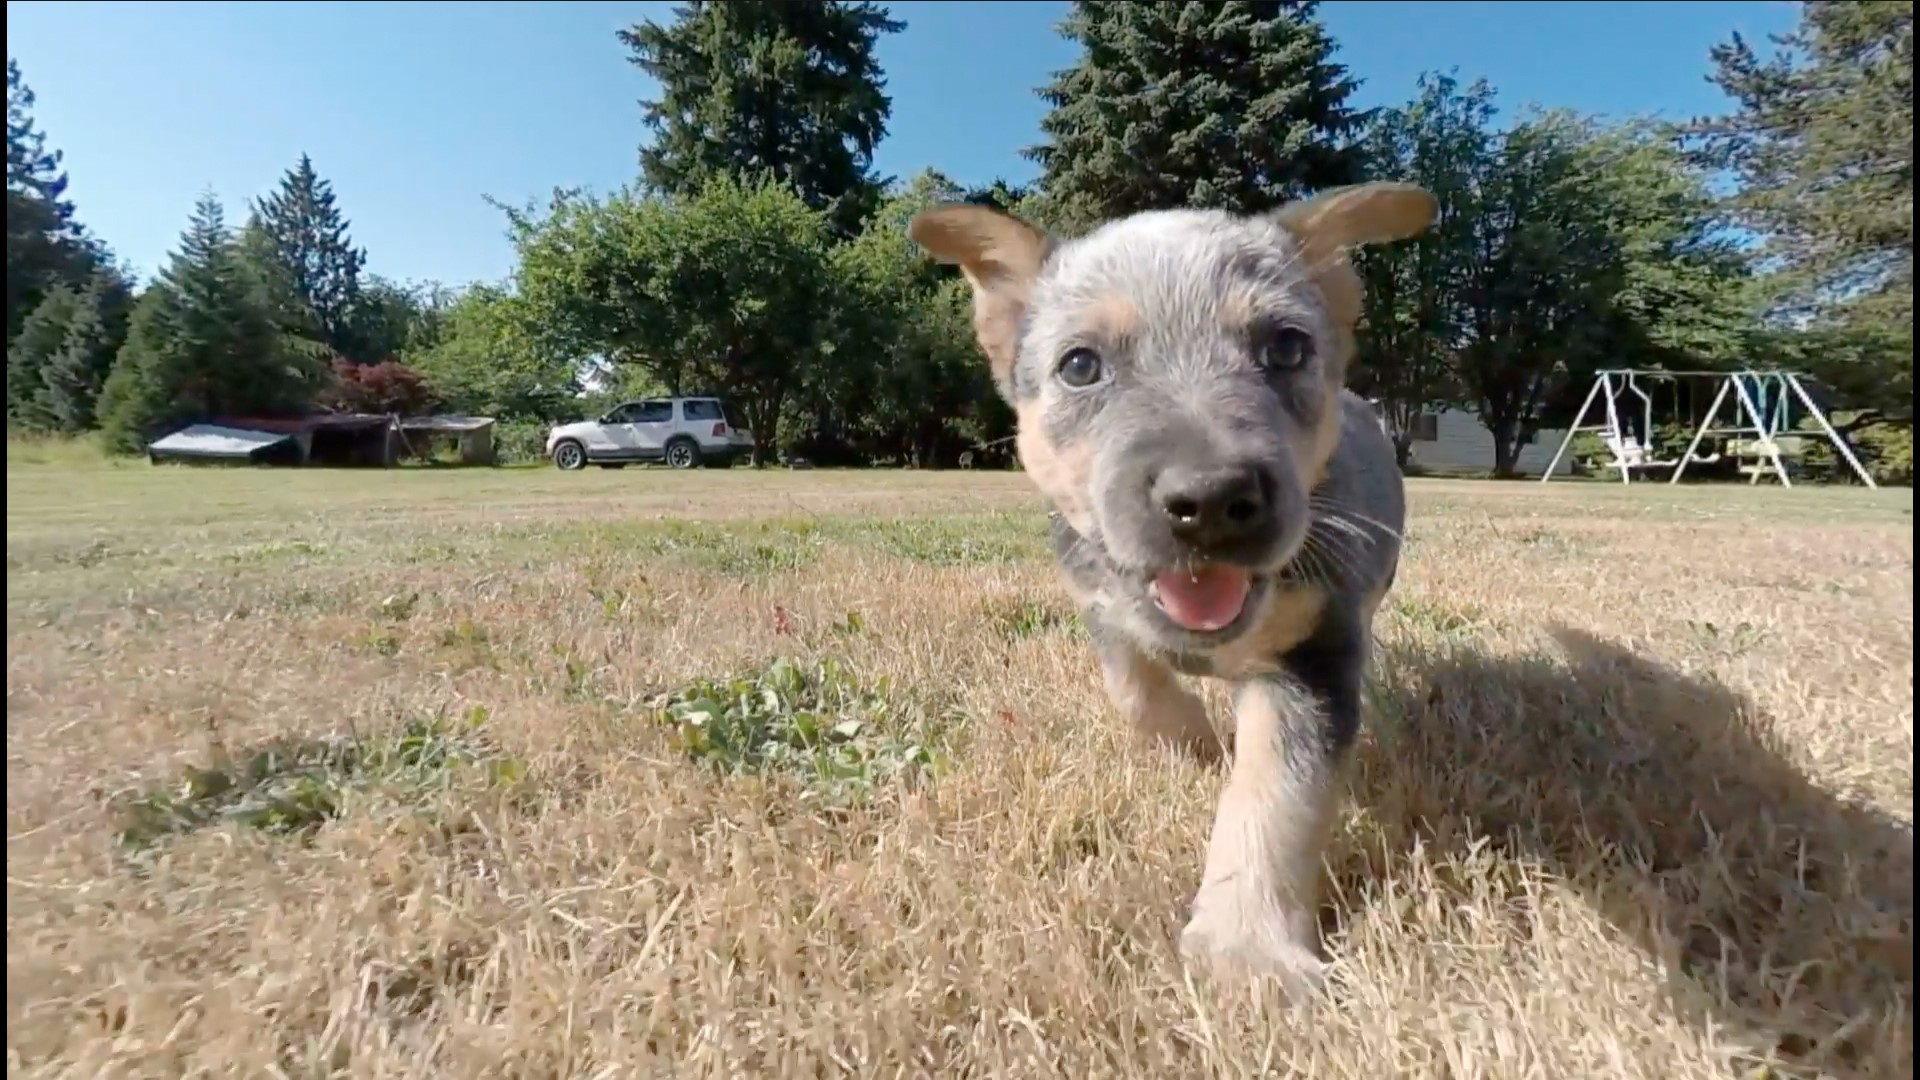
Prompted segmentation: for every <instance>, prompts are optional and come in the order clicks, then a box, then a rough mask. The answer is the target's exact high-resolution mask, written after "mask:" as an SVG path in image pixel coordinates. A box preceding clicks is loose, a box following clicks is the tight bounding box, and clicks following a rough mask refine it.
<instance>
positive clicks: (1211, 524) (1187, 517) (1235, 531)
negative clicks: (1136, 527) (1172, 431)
mask: <svg viewBox="0 0 1920 1080" xmlns="http://www.w3.org/2000/svg"><path fill="white" fill-rule="evenodd" d="M1152 498H1153V503H1154V505H1155V506H1157V507H1159V508H1160V512H1161V513H1162V514H1163V515H1165V517H1166V521H1167V525H1168V527H1169V528H1171V529H1172V530H1173V535H1174V536H1176V537H1178V538H1179V539H1180V540H1181V541H1182V542H1184V543H1188V544H1192V545H1193V546H1195V547H1197V548H1203V549H1204V548H1215V547H1222V546H1226V545H1229V544H1233V543H1235V542H1237V541H1241V540H1246V539H1249V538H1250V537H1252V536H1254V535H1255V534H1257V533H1259V532H1261V531H1262V530H1263V528H1264V527H1265V524H1266V515H1267V491H1266V484H1265V483H1264V481H1263V480H1262V478H1261V475H1260V471H1259V470H1258V469H1256V468H1253V467H1252V466H1248V465H1238V466H1225V467H1221V466H1213V467H1208V468H1192V467H1186V466H1179V465H1176V466H1172V467H1170V468H1168V469H1166V470H1164V471H1162V472H1161V473H1160V475H1159V476H1158V477H1156V478H1155V479H1154V482H1153V491H1152Z"/></svg>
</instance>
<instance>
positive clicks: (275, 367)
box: [99, 195, 326, 452]
mask: <svg viewBox="0 0 1920 1080" xmlns="http://www.w3.org/2000/svg"><path fill="white" fill-rule="evenodd" d="M325 374H326V373H325V368H324V366H323V365H322V364H320V363H319V362H318V361H317V358H316V357H314V356H313V355H311V354H310V352H309V351H307V350H303V349H300V348H297V347H293V346H290V344H289V342H288V341H287V340H286V338H285V336H284V335H283V334H282V333H281V331H280V328H279V327H277V326H275V325H274V321H273V319H272V317H271V315H270V314H269V312H268V310H267V307H266V304H265V302H264V297H263V295H262V291H261V289H260V287H259V283H258V281H257V280H256V279H255V277H254V276H253V274H252V273H251V272H249V270H248V268H247V267H246V265H245V264H244V262H243V261H242V259H241V257H240V253H239V249H238V245H237V244H236V243H235V240H234V236H233V233H232V231H231V230H230V229H229V228H228V227H227V224H226V216H225V212H224V211H223V210H222V208H221V206H220V203H219V202H218V200H216V199H214V197H213V196H212V195H205V196H202V197H201V199H200V201H199V203H198V204H197V205H196V206H195V207H194V213H193V218H192V220H191V222H190V223H189V224H188V226H187V231H186V233H185V234H184V235H183V236H182V237H181V242H180V250H179V251H178V252H177V253H175V255H174V256H173V259H172V260H171V262H170V263H169V265H168V267H167V269H166V270H165V271H164V272H162V274H161V276H160V280H158V281H156V282H155V283H154V284H153V286H152V287H151V288H149V289H148V290H147V291H146V294H145V295H143V296H142V297H141V299H140V303H139V304H138V305H137V306H136V307H135V309H134V313H133V318H132V324H131V326H130V327H129V330H128V333H127V343H126V345H125V346H123V347H122V348H121V350H120V355H119V357H118V358H117V359H116V360H115V361H114V365H113V372H112V374H111V375H109V376H108V378H107V382H106V387H105V389H104V390H103V391H102V392H101V396H100V407H99V412H100V420H101V430H102V431H103V432H105V434H106V435H107V439H108V444H109V445H110V446H112V447H113V448H115V449H117V450H122V451H127V452H137V451H138V450H140V449H141V448H142V447H143V446H144V445H145V443H146V441H147V440H148V439H150V438H152V437H153V436H155V435H157V434H160V433H161V432H163V431H164V430H165V429H166V428H167V427H170V426H172V425H175V424H178V423H182V422H187V421H191V420H194V419H201V418H206V417H213V416H220V415H231V414H236V413H278V412H293V411H301V410H304V409H305V408H306V406H307V405H308V404H309V403H310V402H311V400H312V398H313V395H314V393H315V392H316V391H317V390H318V389H319V387H320V386H322V385H323V384H324V381H325Z"/></svg>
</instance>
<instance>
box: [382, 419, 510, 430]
mask: <svg viewBox="0 0 1920 1080" xmlns="http://www.w3.org/2000/svg"><path fill="white" fill-rule="evenodd" d="M493 423H494V420H493V417H491V416H404V417H401V418H400V429H401V430H402V431H479V430H480V429H481V428H485V427H492V426H493Z"/></svg>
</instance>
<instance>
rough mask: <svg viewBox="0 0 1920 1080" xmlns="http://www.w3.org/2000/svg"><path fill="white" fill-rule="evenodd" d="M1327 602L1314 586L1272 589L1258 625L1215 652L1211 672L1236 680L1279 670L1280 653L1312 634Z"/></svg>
mask: <svg viewBox="0 0 1920 1080" xmlns="http://www.w3.org/2000/svg"><path fill="white" fill-rule="evenodd" d="M1326 604H1327V595H1326V593H1325V592H1323V591H1322V590H1320V589H1318V588H1316V587H1314V586H1310V585H1296V586H1293V587H1291V588H1282V589H1277V590H1275V592H1274V594H1273V596H1272V597H1270V598H1269V599H1268V600H1267V610H1266V614H1265V615H1263V616H1262V617H1261V619H1260V625H1258V626H1256V627H1254V628H1253V629H1251V630H1249V631H1247V632H1246V633H1244V634H1242V635H1240V636H1239V637H1238V638H1235V639H1234V640H1233V641H1231V642H1228V643H1227V644H1226V645H1223V646H1221V647H1220V648H1219V649H1218V650H1216V651H1215V652H1214V654H1213V669H1214V672H1215V673H1216V674H1218V675H1220V676H1223V677H1225V678H1229V679H1239V678H1245V677H1247V676H1251V675H1259V674H1267V673H1271V672H1273V671H1276V670H1278V669H1279V657H1280V655H1281V654H1282V653H1285V652H1286V651H1287V650H1289V649H1291V648H1293V647H1294V646H1295V645H1298V644H1300V643H1301V642H1302V641H1305V640H1306V639H1307V636H1308V635H1310V634H1312V633H1313V630H1314V627H1316V626H1318V625H1319V624H1320V612H1321V610H1322V609H1323V608H1325V607H1326Z"/></svg>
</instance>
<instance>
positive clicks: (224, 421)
mask: <svg viewBox="0 0 1920 1080" xmlns="http://www.w3.org/2000/svg"><path fill="white" fill-rule="evenodd" d="M213 423H215V424H217V425H219V426H221V427H230V428H239V429H241V430H245V431H277V432H280V433H281V434H285V435H294V434H298V433H300V432H302V431H314V430H317V429H319V428H348V429H352V428H373V427H380V426H382V425H385V424H390V423H392V421H391V420H390V419H389V418H387V417H385V416H380V415H378V414H375V413H339V414H331V415H326V416H300V417H293V418H287V417H275V416H222V417H217V418H216V419H214V420H213Z"/></svg>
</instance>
